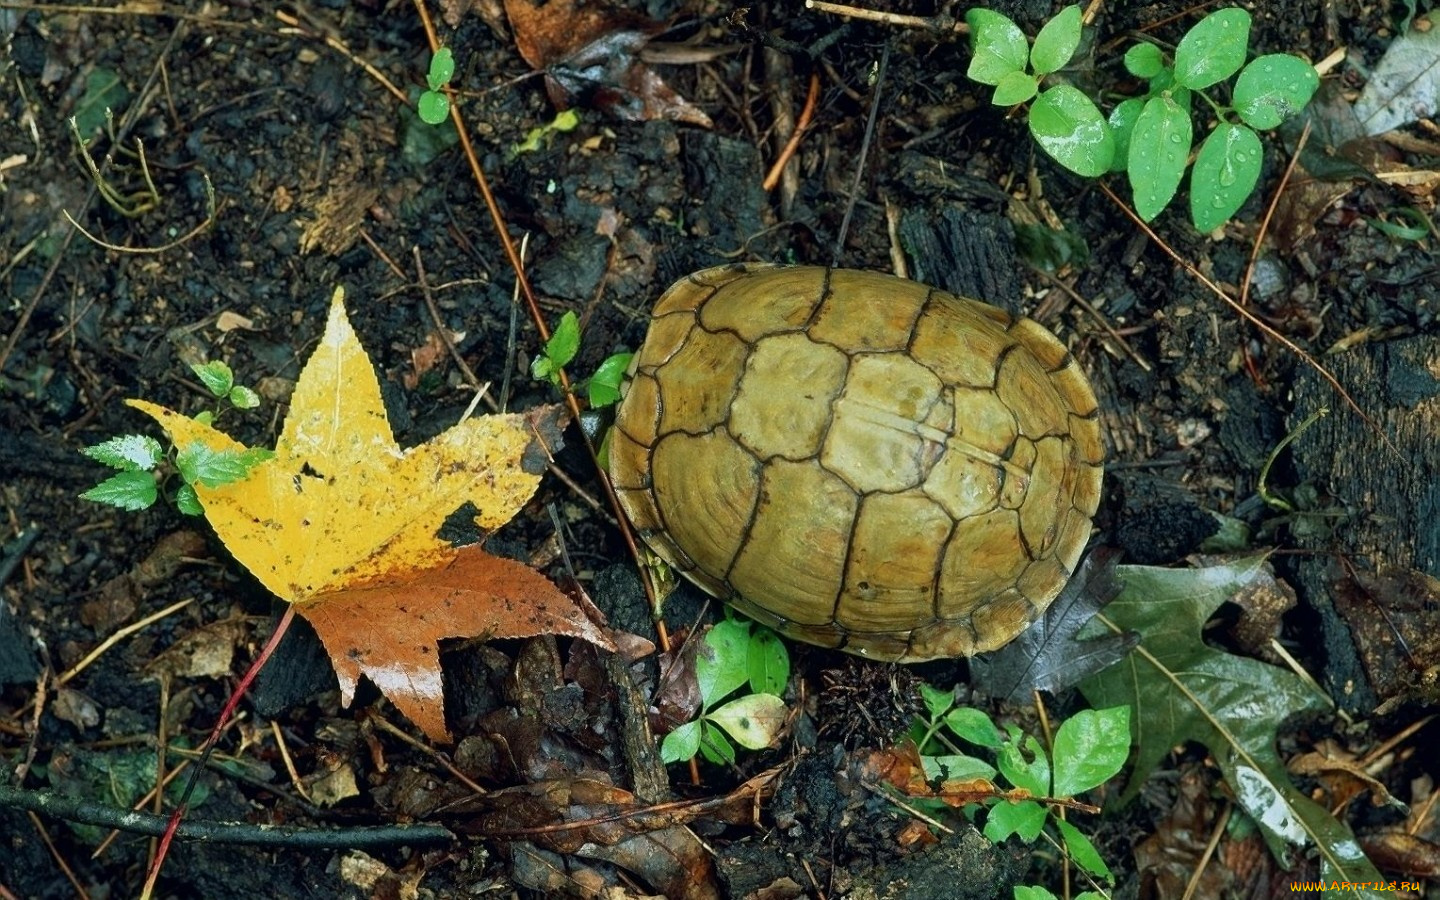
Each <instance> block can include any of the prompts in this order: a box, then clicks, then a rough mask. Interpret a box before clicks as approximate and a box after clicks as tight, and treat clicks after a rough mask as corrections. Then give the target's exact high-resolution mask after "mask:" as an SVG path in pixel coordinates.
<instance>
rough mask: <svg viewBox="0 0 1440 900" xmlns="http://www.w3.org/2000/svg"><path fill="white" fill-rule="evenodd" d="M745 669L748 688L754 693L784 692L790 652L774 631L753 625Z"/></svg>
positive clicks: (777, 694)
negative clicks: (748, 682)
mask: <svg viewBox="0 0 1440 900" xmlns="http://www.w3.org/2000/svg"><path fill="white" fill-rule="evenodd" d="M745 670H746V672H747V674H748V675H749V681H750V690H751V691H753V692H754V693H757V694H775V695H776V696H779V695H781V694H783V693H785V685H786V683H787V682H789V681H790V654H789V653H788V652H786V650H785V644H784V643H783V642H781V640H780V638H779V637H778V636H777V635H776V634H775V632H773V631H771V630H770V629H768V628H762V627H760V626H756V627H755V630H754V633H753V634H751V635H750V652H749V655H748V656H747V658H746V662H745Z"/></svg>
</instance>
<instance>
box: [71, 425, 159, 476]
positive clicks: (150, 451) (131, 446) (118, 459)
mask: <svg viewBox="0 0 1440 900" xmlns="http://www.w3.org/2000/svg"><path fill="white" fill-rule="evenodd" d="M80 452H81V453H83V454H85V455H86V456H88V457H90V458H91V459H93V460H95V461H96V462H101V463H104V464H105V465H107V466H109V467H110V468H112V469H121V470H123V471H126V472H136V471H142V470H143V471H147V472H148V471H149V470H151V469H153V468H155V467H156V466H157V465H159V464H160V460H161V459H163V458H164V457H165V450H164V448H162V447H161V446H160V442H159V441H157V440H155V439H154V438H152V437H146V436H145V435H143V434H121V435H117V436H115V437H113V438H111V439H110V440H108V441H105V442H103V443H99V444H95V445H94V446H91V447H86V448H85V449H83V450H81V451H80Z"/></svg>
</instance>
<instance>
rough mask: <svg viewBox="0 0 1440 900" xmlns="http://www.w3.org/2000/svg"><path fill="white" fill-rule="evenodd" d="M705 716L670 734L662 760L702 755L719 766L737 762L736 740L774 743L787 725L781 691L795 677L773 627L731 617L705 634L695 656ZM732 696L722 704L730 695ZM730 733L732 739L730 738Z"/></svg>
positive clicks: (748, 744)
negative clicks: (735, 695) (791, 672)
mask: <svg viewBox="0 0 1440 900" xmlns="http://www.w3.org/2000/svg"><path fill="white" fill-rule="evenodd" d="M695 677H696V680H697V681H698V683H699V687H700V709H701V712H700V716H699V717H698V718H697V719H695V720H694V721H692V722H686V723H685V724H684V725H681V726H680V727H679V728H676V729H675V730H674V731H672V732H670V733H669V734H667V735H665V740H664V741H663V742H662V743H661V744H660V758H661V759H663V760H665V762H667V763H673V762H684V761H686V760H689V759H692V758H693V757H694V756H695V754H696V753H699V754H700V755H701V756H703V757H704V758H705V759H707V760H709V761H710V762H712V763H716V764H717V765H729V764H730V763H733V762H734V761H735V747H734V745H733V744H731V743H730V742H731V740H733V741H734V742H735V744H739V745H740V746H741V747H744V748H745V749H747V750H761V749H763V748H765V747H768V746H770V745H771V744H772V743H773V742H774V740H775V738H776V737H777V736H778V735H779V733H780V729H781V727H782V726H783V725H784V724H785V717H786V712H785V701H784V700H782V699H780V694H781V693H782V692H784V690H785V683H786V682H787V681H789V680H790V656H789V654H788V653H786V651H785V645H784V644H783V643H781V641H780V638H778V637H777V636H776V635H775V633H774V632H773V631H771V630H770V629H768V628H763V627H761V626H759V625H756V624H754V623H752V622H747V621H742V620H740V619H726V620H725V621H723V622H721V623H719V624H718V625H716V626H715V627H714V628H711V629H710V630H709V631H708V632H707V633H706V634H705V639H704V644H703V645H702V646H701V648H700V652H699V655H698V656H697V657H696V660H695ZM737 692H739V694H740V695H739V696H738V697H736V698H735V699H733V700H729V701H727V702H724V703H722V702H721V701H723V700H725V699H726V698H727V697H729V696H730V695H731V694H735V693H737ZM727 736H728V737H727Z"/></svg>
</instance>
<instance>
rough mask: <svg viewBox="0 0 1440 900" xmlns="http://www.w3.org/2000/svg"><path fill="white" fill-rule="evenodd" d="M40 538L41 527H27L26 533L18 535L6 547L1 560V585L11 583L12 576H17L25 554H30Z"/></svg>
mask: <svg viewBox="0 0 1440 900" xmlns="http://www.w3.org/2000/svg"><path fill="white" fill-rule="evenodd" d="M39 537H40V526H39V525H30V526H27V527H26V528H25V530H24V531H22V532H20V533H19V534H17V535H16V536H15V539H14V540H12V541H10V543H8V544H6V545H5V556H4V557H3V558H0V585H3V584H4V583H5V582H7V581H9V580H10V576H11V575H13V574H15V568H16V566H19V565H20V560H22V559H24V558H25V554H27V553H29V552H30V548H31V547H33V546H34V545H35V541H36V539H38V538H39Z"/></svg>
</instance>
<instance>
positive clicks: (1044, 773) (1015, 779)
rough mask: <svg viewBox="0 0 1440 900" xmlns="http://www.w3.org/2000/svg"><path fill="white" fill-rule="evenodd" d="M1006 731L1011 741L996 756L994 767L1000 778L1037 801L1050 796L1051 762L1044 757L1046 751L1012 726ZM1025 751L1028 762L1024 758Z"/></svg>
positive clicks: (1002, 746)
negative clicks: (1037, 798)
mask: <svg viewBox="0 0 1440 900" xmlns="http://www.w3.org/2000/svg"><path fill="white" fill-rule="evenodd" d="M1006 730H1007V731H1008V732H1009V734H1010V740H1008V741H1006V742H1005V743H1004V744H1003V745H1001V747H1000V749H999V750H998V751H996V753H995V764H996V765H997V766H998V767H999V769H1000V774H1001V775H1004V776H1005V778H1006V780H1008V781H1009V782H1010V783H1011V784H1013V785H1015V786H1016V787H1018V788H1024V789H1025V790H1027V791H1029V792H1030V793H1032V794H1034V795H1035V796H1037V797H1044V796H1046V795H1047V794H1049V793H1050V759H1049V757H1047V756H1046V755H1045V748H1044V747H1042V746H1040V742H1039V741H1037V740H1036V739H1035V738H1034V737H1032V736H1031V735H1028V734H1023V733H1021V731H1020V729H1018V728H1016V727H1015V726H1014V725H1009V726H1007V728H1006ZM1022 747H1023V748H1024V749H1023V750H1022V749H1021V748H1022ZM1027 751H1028V752H1029V754H1030V758H1029V759H1026V758H1025V752H1027Z"/></svg>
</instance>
